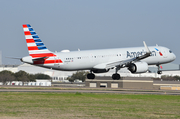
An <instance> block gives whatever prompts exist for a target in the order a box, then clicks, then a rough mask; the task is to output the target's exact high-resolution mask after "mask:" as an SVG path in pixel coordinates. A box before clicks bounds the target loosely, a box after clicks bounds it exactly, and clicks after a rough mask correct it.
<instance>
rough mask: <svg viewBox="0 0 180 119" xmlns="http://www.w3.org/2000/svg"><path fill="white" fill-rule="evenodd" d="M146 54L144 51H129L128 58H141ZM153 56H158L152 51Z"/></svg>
mask: <svg viewBox="0 0 180 119" xmlns="http://www.w3.org/2000/svg"><path fill="white" fill-rule="evenodd" d="M144 54H146V52H145V51H144V50H142V51H138V52H129V51H127V58H129V57H130V58H133V57H139V56H142V55H144ZM151 56H156V51H151Z"/></svg>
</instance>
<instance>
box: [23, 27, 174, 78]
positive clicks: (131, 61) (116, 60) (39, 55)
mask: <svg viewBox="0 0 180 119" xmlns="http://www.w3.org/2000/svg"><path fill="white" fill-rule="evenodd" d="M23 30H24V34H25V38H26V42H27V47H28V51H29V56H26V57H23V58H21V61H22V62H24V63H28V64H31V65H36V66H40V67H45V68H50V69H56V70H61V71H76V70H90V73H89V74H88V75H87V78H88V79H94V78H95V75H94V73H105V72H108V71H109V70H110V69H115V73H114V74H113V75H112V79H114V80H118V79H120V75H119V74H118V71H119V70H120V69H121V68H127V69H128V70H129V71H130V72H131V73H145V72H147V70H148V65H157V66H158V67H159V65H160V64H164V63H169V62H172V61H174V60H175V59H176V56H175V54H174V53H172V51H171V50H170V49H168V48H166V47H162V46H151V47H147V45H146V43H145V42H143V43H144V47H132V48H117V49H102V50H85V51H71V52H70V51H68V50H63V51H61V52H51V51H49V50H48V49H47V47H46V46H45V45H44V43H43V42H42V40H41V39H40V38H39V36H38V35H37V34H36V32H35V31H34V30H33V28H32V27H31V26H30V25H29V24H24V25H23ZM158 69H159V68H158ZM158 74H161V71H160V70H158Z"/></svg>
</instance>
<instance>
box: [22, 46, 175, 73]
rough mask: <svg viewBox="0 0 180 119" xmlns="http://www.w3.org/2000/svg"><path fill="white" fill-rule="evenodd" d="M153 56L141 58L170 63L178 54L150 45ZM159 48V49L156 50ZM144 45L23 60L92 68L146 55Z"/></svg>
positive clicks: (59, 66)
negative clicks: (40, 59) (44, 58)
mask: <svg viewBox="0 0 180 119" xmlns="http://www.w3.org/2000/svg"><path fill="white" fill-rule="evenodd" d="M148 48H149V50H150V51H151V56H149V57H147V58H145V59H143V60H141V61H143V62H146V63H147V64H148V65H159V64H164V63H169V62H172V61H174V60H175V58H176V56H175V55H174V53H172V52H171V51H170V49H168V48H166V47H161V46H151V47H148ZM156 49H158V50H156ZM145 53H146V50H145V48H144V47H132V48H117V49H102V50H85V51H72V52H57V53H54V54H55V55H56V56H53V57H49V58H47V59H46V60H49V62H46V63H34V62H33V60H32V57H31V56H27V57H23V58H22V61H23V62H25V63H29V64H32V65H38V66H41V67H45V68H52V69H57V70H62V71H74V70H91V69H94V67H95V66H97V65H98V64H102V63H111V62H116V61H123V60H127V59H130V58H133V57H138V56H141V55H144V54H145Z"/></svg>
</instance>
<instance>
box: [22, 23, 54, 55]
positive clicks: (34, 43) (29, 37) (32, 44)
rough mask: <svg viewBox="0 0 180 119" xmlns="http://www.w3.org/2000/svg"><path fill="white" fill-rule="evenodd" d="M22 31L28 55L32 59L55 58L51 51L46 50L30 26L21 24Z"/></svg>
mask: <svg viewBox="0 0 180 119" xmlns="http://www.w3.org/2000/svg"><path fill="white" fill-rule="evenodd" d="M23 30H24V35H25V38H26V43H27V47H28V51H29V55H30V56H31V57H32V58H41V57H52V56H55V55H54V54H53V53H52V52H51V51H49V50H48V49H47V47H46V46H45V45H44V43H43V42H42V41H41V39H40V38H39V36H38V35H37V34H36V32H35V31H34V30H33V28H32V27H31V25H29V24H23Z"/></svg>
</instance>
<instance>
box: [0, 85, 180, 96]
mask: <svg viewBox="0 0 180 119" xmlns="http://www.w3.org/2000/svg"><path fill="white" fill-rule="evenodd" d="M4 88H5V87H3V88H1V89H0V92H49V93H76V92H79V93H118V94H155V95H180V91H179V90H137V89H134V90H133V89H105V88H103V89H100V88H98V89H95V88H77V89H76V88H72V89H71V88H61V89H58V88H57V89H56V88H54V89H50V88H42V89H33V88H35V87H21V88H18V89H16V88H14V87H13V89H11V88H12V87H11V88H8V89H4ZM31 88H32V89H31Z"/></svg>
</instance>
